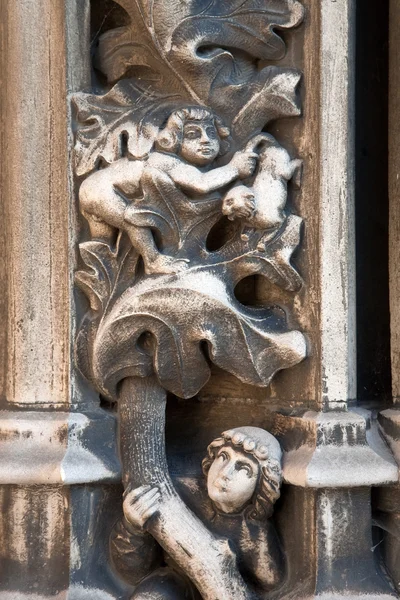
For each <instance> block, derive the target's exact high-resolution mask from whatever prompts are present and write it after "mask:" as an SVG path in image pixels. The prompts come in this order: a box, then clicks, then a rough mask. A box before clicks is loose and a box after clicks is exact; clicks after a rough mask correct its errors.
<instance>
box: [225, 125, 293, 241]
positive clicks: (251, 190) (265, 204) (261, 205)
mask: <svg viewBox="0 0 400 600" xmlns="http://www.w3.org/2000/svg"><path fill="white" fill-rule="evenodd" d="M251 144H252V145H253V148H254V147H255V146H256V145H257V144H258V145H260V146H261V145H262V150H261V152H260V157H259V165H258V169H257V173H256V176H255V178H254V182H253V184H252V185H251V186H245V185H237V186H234V187H232V188H231V189H230V190H229V191H228V192H227V193H226V194H225V196H224V199H223V204H222V212H223V214H224V215H226V216H227V217H228V219H230V220H234V219H240V220H241V221H242V223H243V225H244V229H243V234H242V239H248V237H249V234H250V233H251V230H254V229H258V230H265V232H266V235H264V236H263V237H262V239H261V240H260V243H259V250H261V251H262V250H265V247H264V244H263V242H264V241H267V240H268V238H269V237H270V236H269V234H270V233H272V234H273V233H274V232H276V231H277V229H279V227H280V226H281V225H282V224H283V222H284V220H285V214H284V208H285V205H286V200H287V183H288V181H290V180H291V179H292V178H293V182H294V184H295V185H296V186H297V187H299V186H300V176H301V166H302V161H301V160H299V159H291V158H290V155H289V153H288V152H287V150H285V148H282V146H280V145H279V144H278V142H277V141H276V140H275V138H273V137H272V136H271V135H269V134H261V135H259V136H257V137H256V138H254V139H253V140H252V141H251ZM249 202H253V210H252V211H251V212H250V213H248V203H249ZM249 228H250V231H249Z"/></svg>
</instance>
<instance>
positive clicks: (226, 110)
mask: <svg viewBox="0 0 400 600" xmlns="http://www.w3.org/2000/svg"><path fill="white" fill-rule="evenodd" d="M119 4H120V5H121V6H123V7H124V8H125V9H126V11H127V12H128V14H129V15H130V17H131V24H130V25H128V26H125V27H120V28H117V29H115V30H111V31H108V32H107V33H105V34H104V35H103V36H102V37H101V38H100V42H99V49H98V56H97V64H98V67H99V68H100V70H102V71H103V72H104V73H105V74H106V75H107V77H108V79H109V81H111V82H113V81H116V80H117V79H118V78H120V77H122V76H123V75H125V74H126V73H127V72H128V71H129V70H130V71H131V72H133V73H134V74H135V76H136V77H137V80H138V85H140V86H141V87H142V89H143V90H144V89H147V90H148V91H150V92H151V93H153V94H157V93H161V92H162V91H163V90H166V89H168V90H169V91H170V92H171V93H175V94H177V95H178V96H180V97H181V98H182V100H186V101H187V102H191V103H196V104H205V105H207V106H210V107H211V108H213V109H214V110H215V111H216V112H217V113H219V114H220V116H222V117H223V118H224V119H225V121H226V122H227V124H230V121H231V118H232V115H236V114H237V113H238V112H239V111H240V112H241V115H240V118H239V120H238V125H239V123H243V122H244V121H245V120H246V119H249V120H250V121H251V119H252V117H253V116H254V115H257V114H258V112H257V110H258V109H262V108H264V107H271V108H272V112H271V108H270V109H269V112H270V113H271V114H267V117H266V118H265V119H264V122H261V117H262V116H264V115H263V114H261V115H260V118H259V121H260V123H261V124H260V125H258V124H257V127H254V128H253V130H252V132H251V133H254V132H255V131H257V130H258V129H260V128H261V127H263V126H264V125H265V124H266V122H267V121H268V120H270V119H271V118H276V117H278V116H279V117H284V116H292V115H294V114H299V105H298V101H297V98H296V96H295V89H296V86H297V83H298V80H299V76H298V73H297V72H296V71H294V70H291V69H279V70H278V69H276V68H275V69H271V68H270V67H266V68H264V69H262V70H260V69H258V67H257V64H256V63H255V62H254V59H263V60H278V59H280V58H282V56H283V55H284V53H285V44H284V42H283V40H282V39H281V38H280V37H279V35H277V33H276V31H275V29H285V28H291V27H294V26H296V25H298V24H299V23H300V21H301V20H302V18H303V12H304V11H303V7H302V5H301V4H300V2H298V1H297V0H272V1H270V2H268V4H267V5H266V3H265V1H264V0H233V1H230V2H229V3H228V2H221V1H220V0H218V1H217V0H211V1H210V0H191V1H187V2H182V1H181V0H168V1H167V0H158V1H157V0H155V1H154V0H153V1H152V2H150V1H148V0H147V1H146V0H141V1H140V0H119ZM285 74H288V78H287V81H285V82H283V89H282V101H281V102H280V103H279V102H278V103H277V98H278V97H279V95H280V93H279V90H280V86H281V85H282V79H283V78H282V75H285ZM275 78H277V81H276V82H274V80H275ZM271 86H272V87H271ZM285 100H286V102H285ZM287 100H289V102H287ZM263 112H264V111H262V113H263ZM267 112H268V111H267ZM275 113H276V114H275ZM234 127H235V125H234ZM248 135H249V134H248ZM236 137H237V139H238V140H240V141H244V140H245V138H246V135H244V136H243V132H242V131H240V129H239V133H238V134H237V135H236Z"/></svg>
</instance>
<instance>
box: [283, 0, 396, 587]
mask: <svg viewBox="0 0 400 600" xmlns="http://www.w3.org/2000/svg"><path fill="white" fill-rule="evenodd" d="M320 7H321V15H320V19H321V20H320V27H321V31H320V48H319V59H320V103H319V109H320V112H319V119H320V120H319V133H320V135H319V139H320V169H321V170H320V173H321V187H320V205H319V206H320V229H319V238H318V239H319V246H318V251H317V252H318V253H319V259H320V283H319V285H320V386H321V387H320V409H321V412H318V411H316V412H306V413H305V414H304V415H303V416H302V419H301V421H302V422H300V423H296V425H295V428H296V431H297V432H298V431H299V429H302V428H303V431H304V434H303V435H304V439H303V443H302V444H301V445H300V447H298V440H297V441H296V442H293V441H291V434H288V435H287V437H286V444H287V446H286V450H287V452H286V458H285V463H284V474H285V478H286V481H287V482H288V483H290V484H292V485H295V486H300V487H304V488H305V489H307V488H309V489H311V490H313V492H312V494H313V498H314V501H315V504H314V510H315V513H314V516H313V517H311V520H312V523H313V525H314V527H315V535H316V537H315V548H314V550H315V556H314V558H315V569H314V576H315V587H314V593H315V597H323V598H328V597H329V598H341V597H342V596H343V593H344V591H346V592H345V593H346V594H350V595H351V597H362V598H364V597H365V598H366V597H368V598H370V597H373V598H375V597H380V598H381V597H385V598H386V597H391V595H392V592H391V589H390V587H389V586H388V584H387V582H385V580H384V578H383V577H382V574H381V573H379V568H378V566H377V563H376V561H375V558H374V555H373V553H371V548H372V546H373V542H372V515H371V492H370V488H371V486H380V485H388V484H391V483H394V482H396V481H397V478H398V474H397V469H396V465H395V463H394V460H393V458H392V456H391V454H390V452H389V451H388V450H387V448H386V447H385V444H384V443H383V441H382V440H381V438H380V436H379V433H378V429H377V424H376V422H375V421H374V419H372V416H371V414H370V413H369V412H368V411H365V410H361V409H358V408H356V401H357V373H356V291H355V281H356V273H355V223H354V153H355V148H354V127H355V105H354V84H355V75H356V72H355V68H356V64H355V23H354V21H355V1H354V0H346V1H344V2H331V1H330V0H323V1H322V2H321V3H320ZM346 540H347V542H346ZM349 540H354V546H353V547H352V548H350V547H349V546H348V542H349ZM361 573H364V575H362V574H361Z"/></svg>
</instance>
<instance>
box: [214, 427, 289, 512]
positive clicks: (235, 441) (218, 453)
mask: <svg viewBox="0 0 400 600" xmlns="http://www.w3.org/2000/svg"><path fill="white" fill-rule="evenodd" d="M207 452H208V455H207V457H206V458H205V459H204V460H203V472H204V474H205V475H206V476H207V490H208V495H209V497H210V499H211V500H212V502H213V503H214V505H215V506H216V508H217V509H218V510H219V511H221V512H223V513H226V514H237V513H240V512H242V511H243V510H244V509H246V516H248V517H249V518H251V519H255V520H258V521H262V520H264V519H268V518H269V517H270V516H271V514H272V512H273V505H274V504H275V502H276V500H277V499H278V498H279V496H280V486H281V482H282V467H281V458H282V451H281V448H280V446H279V443H278V441H277V440H276V439H275V438H274V436H273V435H271V434H270V433H268V432H267V431H265V430H264V429H259V428H258V427H238V428H236V429H231V430H229V431H225V432H224V433H222V435H221V437H219V438H217V439H216V440H214V441H213V442H212V443H211V444H210V445H209V446H208V449H207Z"/></svg>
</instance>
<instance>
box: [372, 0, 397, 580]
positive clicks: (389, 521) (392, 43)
mask: <svg viewBox="0 0 400 600" xmlns="http://www.w3.org/2000/svg"><path fill="white" fill-rule="evenodd" d="M399 32H400V6H399V3H398V2H396V1H395V0H391V2H390V12H389V288H390V289H389V292H390V345H391V367H392V397H393V407H392V408H389V409H387V410H385V411H382V413H381V414H380V415H379V421H380V426H381V429H382V432H383V434H384V436H385V438H386V440H387V442H388V443H389V446H390V448H391V450H392V452H393V454H394V456H395V458H396V461H397V463H398V465H400V444H399V441H400V411H399V409H398V408H399V407H398V404H399V399H400V310H399V306H400V277H399V259H400V203H399V192H400V184H399V181H400V178H399V173H400V158H399V143H400V96H399V89H400V43H399ZM377 509H378V510H377V515H376V519H377V523H378V524H379V526H380V527H381V528H382V529H383V530H384V532H385V536H384V552H385V560H386V563H387V567H388V570H389V573H390V574H391V576H392V578H393V582H394V584H395V586H396V589H397V590H398V591H399V590H400V568H399V560H398V557H399V552H400V527H399V524H400V486H399V485H397V486H394V487H392V488H391V489H389V490H381V493H380V494H379V497H378V503H377Z"/></svg>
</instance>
